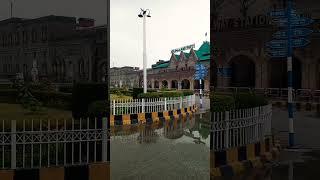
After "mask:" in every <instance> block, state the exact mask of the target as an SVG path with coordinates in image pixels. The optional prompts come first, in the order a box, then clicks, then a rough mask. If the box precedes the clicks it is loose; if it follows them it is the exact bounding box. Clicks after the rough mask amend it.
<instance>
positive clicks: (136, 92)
mask: <svg viewBox="0 0 320 180" xmlns="http://www.w3.org/2000/svg"><path fill="white" fill-rule="evenodd" d="M141 93H143V88H133V89H132V97H133V99H137V98H138V95H139V94H141Z"/></svg>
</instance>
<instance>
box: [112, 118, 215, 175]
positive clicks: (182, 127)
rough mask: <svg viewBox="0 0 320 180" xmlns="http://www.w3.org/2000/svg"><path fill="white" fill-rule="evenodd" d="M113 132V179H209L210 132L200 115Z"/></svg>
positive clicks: (123, 128)
mask: <svg viewBox="0 0 320 180" xmlns="http://www.w3.org/2000/svg"><path fill="white" fill-rule="evenodd" d="M113 132H114V134H115V135H114V136H113V137H112V138H111V179H116V180H117V179H119V180H120V179H121V180H122V179H123V180H126V179H128V180H129V179H130V180H135V179H141V180H142V179H146V180H149V179H154V180H162V179H168V180H172V179H186V180H188V179H190V180H197V179H199V180H203V179H209V140H210V139H209V134H210V133H209V129H208V128H206V127H205V126H202V127H201V125H200V121H199V117H198V116H196V117H195V116H192V117H190V118H185V119H181V120H179V121H170V122H167V123H155V124H153V125H145V126H139V127H122V128H118V129H116V130H114V131H113Z"/></svg>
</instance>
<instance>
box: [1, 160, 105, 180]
mask: <svg viewBox="0 0 320 180" xmlns="http://www.w3.org/2000/svg"><path fill="white" fill-rule="evenodd" d="M0 179H1V180H27V179H28V180H29V179H30V180H74V179H76V180H110V164H109V163H94V164H89V165H81V166H69V167H68V166H66V167H49V168H39V169H17V170H0Z"/></svg>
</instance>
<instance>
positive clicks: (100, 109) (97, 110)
mask: <svg viewBox="0 0 320 180" xmlns="http://www.w3.org/2000/svg"><path fill="white" fill-rule="evenodd" d="M107 106H108V102H107V101H94V102H92V103H90V104H89V106H88V115H89V117H104V116H106V114H107V113H108V112H107Z"/></svg>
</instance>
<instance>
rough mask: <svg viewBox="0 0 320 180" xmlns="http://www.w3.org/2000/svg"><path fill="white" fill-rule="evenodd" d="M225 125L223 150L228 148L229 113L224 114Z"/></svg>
mask: <svg viewBox="0 0 320 180" xmlns="http://www.w3.org/2000/svg"><path fill="white" fill-rule="evenodd" d="M225 123H226V129H225V135H224V148H225V149H227V148H229V124H230V116H229V111H226V112H225Z"/></svg>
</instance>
